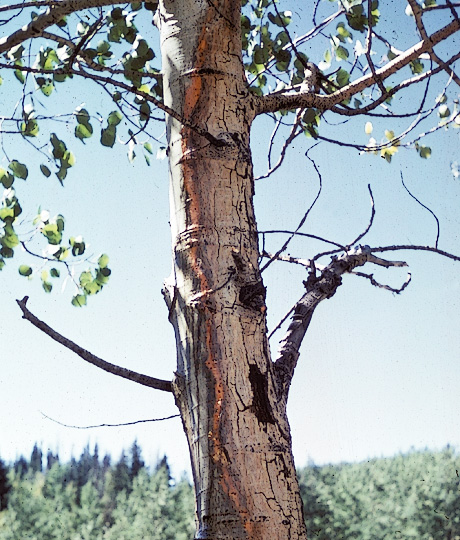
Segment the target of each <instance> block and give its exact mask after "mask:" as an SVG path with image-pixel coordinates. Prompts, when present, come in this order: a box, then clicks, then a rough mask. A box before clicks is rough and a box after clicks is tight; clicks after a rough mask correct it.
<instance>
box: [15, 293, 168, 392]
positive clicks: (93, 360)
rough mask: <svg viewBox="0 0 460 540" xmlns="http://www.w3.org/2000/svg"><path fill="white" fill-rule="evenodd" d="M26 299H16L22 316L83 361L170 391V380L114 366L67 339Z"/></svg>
mask: <svg viewBox="0 0 460 540" xmlns="http://www.w3.org/2000/svg"><path fill="white" fill-rule="evenodd" d="M28 299H29V297H28V296H24V298H23V299H22V300H16V302H17V303H18V306H19V307H20V308H21V311H22V314H23V315H22V318H23V319H26V320H27V321H29V322H30V323H32V324H33V325H34V326H35V327H36V328H38V329H39V330H41V331H42V332H44V333H45V334H46V335H48V336H49V337H50V338H51V339H54V341H57V342H58V343H60V344H61V345H64V347H67V349H69V350H71V351H72V352H74V353H75V354H77V355H78V356H80V358H83V360H85V362H88V363H89V364H92V365H93V366H96V367H98V368H100V369H103V370H104V371H107V372H108V373H112V374H113V375H117V376H118V377H123V378H124V379H128V380H129V381H133V382H135V383H138V384H142V385H143V386H148V387H149V388H154V389H155V390H163V391H164V392H172V385H171V381H165V380H163V379H156V378H154V377H150V376H149V375H143V374H142V373H137V372H136V371H131V370H130V369H126V368H123V367H120V366H116V365H115V364H111V363H110V362H106V361H105V360H102V358H99V357H98V356H95V355H94V354H92V353H90V352H89V351H87V350H86V349H83V348H82V347H80V346H79V345H77V344H76V343H74V342H73V341H71V340H70V339H67V338H66V337H64V336H63V335H61V334H59V333H58V332H56V330H54V329H53V328H51V326H49V325H48V324H46V323H45V322H43V321H41V320H40V319H39V318H37V317H36V316H35V315H34V314H33V313H31V312H30V311H29V310H28V309H27V307H26V304H27V300H28Z"/></svg>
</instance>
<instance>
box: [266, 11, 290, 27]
mask: <svg viewBox="0 0 460 540" xmlns="http://www.w3.org/2000/svg"><path fill="white" fill-rule="evenodd" d="M291 17H292V13H291V12H290V11H281V12H280V14H279V15H275V14H273V13H269V14H268V18H269V20H270V22H272V23H273V24H276V26H287V25H288V24H289V23H290V22H291Z"/></svg>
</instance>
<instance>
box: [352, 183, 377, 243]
mask: <svg viewBox="0 0 460 540" xmlns="http://www.w3.org/2000/svg"><path fill="white" fill-rule="evenodd" d="M367 189H368V190H369V195H370V197H371V217H370V220H369V224H368V226H367V227H366V229H365V230H364V231H363V232H362V233H361V234H360V235H358V236H357V237H356V238H355V239H354V240H353V242H350V244H348V246H347V249H350V247H351V246H354V245H355V244H357V243H358V242H359V241H360V240H362V239H363V238H364V237H365V236H366V234H367V233H368V232H369V231H370V230H371V227H372V225H373V224H374V218H375V203H374V195H373V194H372V189H371V185H370V184H367Z"/></svg>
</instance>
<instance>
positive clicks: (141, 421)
mask: <svg viewBox="0 0 460 540" xmlns="http://www.w3.org/2000/svg"><path fill="white" fill-rule="evenodd" d="M40 413H41V414H42V416H44V417H45V418H46V419H47V420H51V422H54V423H55V424H59V425H60V426H63V427H67V428H72V429H94V428H101V427H123V426H134V424H144V423H146V422H162V421H163V420H171V418H177V417H179V416H180V414H172V415H170V416H165V417H163V418H147V419H146V420H134V421H133V422H122V423H121V424H95V425H94V426H72V425H69V424H64V423H63V422H59V420H55V419H54V418H51V417H50V416H48V415H47V414H45V413H44V412H41V411H40Z"/></svg>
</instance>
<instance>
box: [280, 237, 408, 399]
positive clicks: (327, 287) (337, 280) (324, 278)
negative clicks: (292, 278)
mask: <svg viewBox="0 0 460 540" xmlns="http://www.w3.org/2000/svg"><path fill="white" fill-rule="evenodd" d="M368 262H370V263H373V264H377V265H379V266H384V267H387V268H388V267H392V266H396V267H401V266H407V265H406V263H405V262H403V261H387V260H385V259H381V258H380V257H376V256H375V255H373V253H372V250H371V248H369V246H358V247H357V248H354V249H351V250H349V251H348V252H346V253H343V254H342V255H340V256H339V257H333V259H332V261H331V263H330V264H328V265H327V266H326V267H325V268H324V270H323V271H322V272H321V275H320V276H319V277H315V276H310V278H309V279H308V280H307V281H306V282H304V285H305V286H306V288H307V292H306V293H305V294H304V295H303V296H302V298H301V299H300V300H299V301H298V302H297V304H296V305H295V306H294V314H293V316H292V321H291V324H290V325H289V327H288V329H287V332H286V335H285V336H284V338H283V339H282V340H281V342H280V348H279V351H278V355H277V357H276V360H275V369H276V373H277V379H278V384H279V392H280V395H281V396H282V398H283V399H287V395H288V392H289V386H290V384H291V380H292V377H293V375H294V369H295V367H296V364H297V360H298V358H299V354H300V353H299V350H300V345H301V344H302V341H303V338H304V337H305V333H306V331H307V329H308V326H309V325H310V321H311V319H312V316H313V313H314V311H315V309H316V307H317V306H318V305H319V304H320V303H321V302H322V301H323V300H326V299H327V298H331V297H332V296H333V295H334V294H335V292H336V291H337V289H338V287H339V286H340V285H341V284H342V275H343V274H346V273H352V272H353V271H354V269H355V268H356V267H358V266H363V265H365V264H366V263H368Z"/></svg>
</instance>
